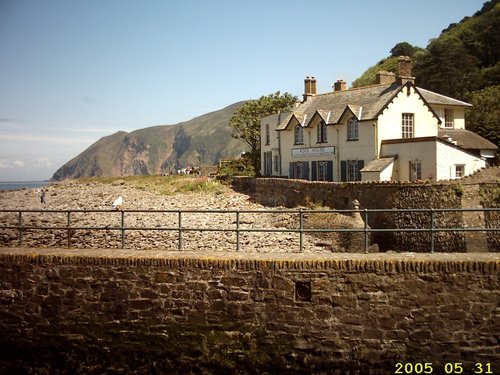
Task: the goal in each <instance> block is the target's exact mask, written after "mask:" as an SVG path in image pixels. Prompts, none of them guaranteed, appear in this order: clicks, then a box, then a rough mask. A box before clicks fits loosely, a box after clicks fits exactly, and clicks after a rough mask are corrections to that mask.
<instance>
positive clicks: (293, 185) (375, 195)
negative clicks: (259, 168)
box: [232, 168, 500, 252]
mask: <svg viewBox="0 0 500 375" xmlns="http://www.w3.org/2000/svg"><path fill="white" fill-rule="evenodd" d="M498 175H500V168H490V169H485V170H482V171H480V172H478V173H476V174H474V175H472V176H469V177H468V178H465V179H463V180H452V181H443V182H437V183H436V182H435V183H433V182H429V181H421V182H420V181H419V182H352V183H331V182H317V181H314V182H313V181H305V180H294V179H278V178H259V179H252V178H248V177H242V178H235V179H234V180H233V182H232V184H233V187H234V189H236V190H241V191H245V192H246V193H248V194H251V195H252V196H253V198H254V199H255V200H256V201H257V202H259V203H260V204H264V205H267V206H270V207H277V206H283V207H299V206H302V207H316V206H322V207H329V208H334V209H339V210H345V209H351V206H350V204H351V202H352V201H353V200H355V199H357V200H359V202H360V203H361V209H365V208H367V209H391V208H397V209H448V208H451V209H455V208H482V207H488V208H492V207H499V205H500V203H499V202H500V200H499V199H500V198H499V194H500V193H499V191H500V190H499V186H500V185H499V182H498ZM479 191H481V195H480V196H479V195H478V192H479ZM464 197H474V199H476V198H477V202H474V203H471V202H467V201H466V199H465V198H464ZM479 198H480V199H479ZM495 202H496V203H495ZM481 215H482V214H481V213H478V212H473V213H470V214H463V215H462V214H460V213H454V212H438V213H435V215H434V223H435V227H436V228H463V227H473V226H485V227H489V228H492V227H498V226H499V218H498V214H497V213H489V214H488V213H487V214H486V215H482V216H481ZM478 216H479V217H480V220H477V217H478ZM430 220H431V215H430V214H429V213H427V212H425V213H424V212H421V213H418V212H416V213H373V214H370V216H369V218H368V224H369V226H370V227H371V228H379V229H384V228H396V229H399V228H401V229H406V230H409V229H428V228H430ZM499 237H500V236H499V235H498V232H489V233H485V232H480V233H473V234H471V233H465V232H460V231H450V232H443V231H441V232H440V231H437V232H434V234H431V233H430V231H429V232H411V231H407V232H399V233H380V232H379V233H374V234H373V235H372V238H371V243H376V244H378V245H379V247H380V249H381V250H394V249H408V250H411V251H417V252H429V251H430V248H431V242H432V241H433V242H434V247H435V251H445V252H465V251H478V248H479V247H481V249H480V250H481V251H499V242H498V241H499V240H498V238H499ZM472 244H475V245H476V246H472Z"/></svg>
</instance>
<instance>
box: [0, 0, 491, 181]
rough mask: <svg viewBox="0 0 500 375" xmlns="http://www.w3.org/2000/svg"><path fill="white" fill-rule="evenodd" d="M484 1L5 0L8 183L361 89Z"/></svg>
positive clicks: (0, 95) (1, 122)
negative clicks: (117, 141) (107, 152)
mask: <svg viewBox="0 0 500 375" xmlns="http://www.w3.org/2000/svg"><path fill="white" fill-rule="evenodd" d="M483 3H484V1H483V0H440V1H436V0H411V1H408V0H397V1H396V0H366V1H363V0H358V1H356V0H335V1H334V0H307V1H306V0H301V1H295V0H283V1H281V0H247V1H239V0H231V1H229V0H212V1H203V0H199V1H195V0H178V1H169V0H163V1H160V0H158V1H154V0H145V1H138V0H134V1H129V0H43V1H41V0H0V181H9V180H39V179H48V178H50V177H51V176H52V174H53V173H54V172H55V171H56V170H57V169H58V168H59V167H60V166H61V165H63V164H64V163H66V162H67V161H69V160H70V159H72V158H73V157H75V156H77V155H78V154H79V153H80V152H82V151H83V150H84V149H86V148H87V147H88V146H90V145H91V144H92V143H93V142H95V141H96V140H98V139H99V138H100V137H102V136H105V135H109V134H112V133H114V132H116V131H118V130H125V131H132V130H135V129H140V128H145V127H148V126H154V125H160V124H174V123H178V122H181V121H185V120H189V119H191V118H193V117H196V116H198V115H201V114H204V113H207V112H210V111H214V110H218V109H221V108H224V107H226V106H228V105H230V104H232V103H234V102H237V101H240V100H245V99H252V98H258V97H260V96H262V95H267V94H270V93H272V92H275V91H278V90H279V91H281V92H286V91H288V92H290V93H292V94H294V95H297V96H301V94H302V92H303V80H304V77H305V76H308V75H314V76H315V77H316V78H317V80H318V91H319V92H325V91H329V90H330V87H331V85H332V83H333V82H335V81H336V80H337V79H344V80H346V81H347V82H348V83H349V84H350V82H352V81H353V80H354V79H356V78H357V77H358V76H359V75H360V74H361V73H363V72H364V71H365V70H366V69H367V68H368V67H370V66H372V65H374V64H375V63H376V62H378V61H379V60H381V59H382V58H384V57H386V56H388V55H389V51H390V49H391V48H392V47H394V45H395V44H396V43H398V42H402V41H406V42H409V43H411V44H413V45H417V46H420V47H425V46H427V44H428V42H429V40H430V39H431V38H435V37H437V36H438V35H439V33H440V32H441V30H442V29H444V28H446V27H447V26H448V25H449V24H450V23H452V22H459V21H460V20H461V19H462V18H463V17H464V16H470V15H472V14H473V13H475V12H476V11H477V10H479V9H481V7H482V5H483Z"/></svg>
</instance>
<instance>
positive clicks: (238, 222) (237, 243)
mask: <svg viewBox="0 0 500 375" xmlns="http://www.w3.org/2000/svg"><path fill="white" fill-rule="evenodd" d="M236 251H240V211H239V210H236Z"/></svg>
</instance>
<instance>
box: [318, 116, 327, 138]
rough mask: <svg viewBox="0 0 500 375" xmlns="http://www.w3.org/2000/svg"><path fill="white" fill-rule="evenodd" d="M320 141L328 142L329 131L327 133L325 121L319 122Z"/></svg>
mask: <svg viewBox="0 0 500 375" xmlns="http://www.w3.org/2000/svg"><path fill="white" fill-rule="evenodd" d="M317 131H318V143H326V142H328V139H327V133H326V124H325V122H324V121H320V123H319V124H318V128H317Z"/></svg>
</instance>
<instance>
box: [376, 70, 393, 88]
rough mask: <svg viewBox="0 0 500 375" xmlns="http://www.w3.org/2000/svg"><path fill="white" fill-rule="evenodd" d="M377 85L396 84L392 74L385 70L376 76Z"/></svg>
mask: <svg viewBox="0 0 500 375" xmlns="http://www.w3.org/2000/svg"><path fill="white" fill-rule="evenodd" d="M376 77H377V84H379V85H386V84H389V83H393V82H396V75H395V74H394V73H392V72H388V71H386V70H381V71H380V72H378V73H377V74H376Z"/></svg>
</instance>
